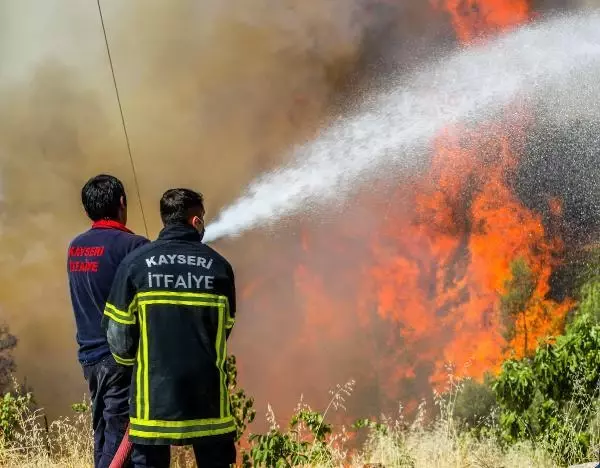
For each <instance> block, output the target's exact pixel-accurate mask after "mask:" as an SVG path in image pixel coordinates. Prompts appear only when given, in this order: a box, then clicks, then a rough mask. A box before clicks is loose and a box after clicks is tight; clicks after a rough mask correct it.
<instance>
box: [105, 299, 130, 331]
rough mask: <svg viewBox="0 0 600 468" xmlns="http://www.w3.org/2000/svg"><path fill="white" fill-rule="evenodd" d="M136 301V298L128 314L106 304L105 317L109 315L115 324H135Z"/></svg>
mask: <svg viewBox="0 0 600 468" xmlns="http://www.w3.org/2000/svg"><path fill="white" fill-rule="evenodd" d="M136 302H137V301H136V300H135V298H134V300H133V301H131V304H129V308H128V311H127V312H124V311H122V310H120V309H117V308H116V307H115V306H114V305H112V304H110V303H108V302H107V303H106V304H105V306H104V315H108V316H109V317H110V318H111V319H113V320H114V321H115V322H118V323H123V324H125V325H131V324H134V323H135V310H136Z"/></svg>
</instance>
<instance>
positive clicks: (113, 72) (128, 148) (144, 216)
mask: <svg viewBox="0 0 600 468" xmlns="http://www.w3.org/2000/svg"><path fill="white" fill-rule="evenodd" d="M97 3H98V13H100V23H101V24H102V32H103V33H104V42H105V44H106V53H107V55H108V63H109V64H110V71H111V73H112V78H113V84H114V86H115V94H116V95H117V103H118V104H119V112H120V113H121V123H122V124H123V132H124V133H125V141H126V142H127V152H128V153H129V161H130V162H131V170H132V171H133V180H134V183H135V189H136V192H137V197H138V202H139V204H140V211H141V212H142V220H143V221H144V229H145V231H146V237H149V233H148V224H147V223H146V215H145V214H144V207H143V205H142V197H141V195H140V185H139V183H138V179H137V173H136V171H135V164H134V163H133V156H132V154H131V145H130V144H129V135H128V134H127V126H126V125H125V116H124V115H123V106H121V98H120V97H119V88H118V87H117V79H116V77H115V68H114V66H113V62H112V57H111V55H110V47H109V45H108V36H107V35H106V28H105V27H104V16H103V15H102V7H101V6H100V0H97Z"/></svg>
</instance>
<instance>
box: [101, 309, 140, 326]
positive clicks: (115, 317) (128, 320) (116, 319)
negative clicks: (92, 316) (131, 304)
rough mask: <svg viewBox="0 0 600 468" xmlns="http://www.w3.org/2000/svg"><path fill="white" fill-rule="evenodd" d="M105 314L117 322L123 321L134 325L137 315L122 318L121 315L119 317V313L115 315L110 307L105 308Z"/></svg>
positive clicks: (124, 323) (125, 323)
mask: <svg viewBox="0 0 600 468" xmlns="http://www.w3.org/2000/svg"><path fill="white" fill-rule="evenodd" d="M104 315H106V316H107V317H109V318H110V319H111V320H114V321H115V322H117V323H122V324H123V325H133V324H135V316H133V317H129V318H126V319H124V318H121V317H119V316H117V315H114V314H113V313H112V311H110V310H109V309H104Z"/></svg>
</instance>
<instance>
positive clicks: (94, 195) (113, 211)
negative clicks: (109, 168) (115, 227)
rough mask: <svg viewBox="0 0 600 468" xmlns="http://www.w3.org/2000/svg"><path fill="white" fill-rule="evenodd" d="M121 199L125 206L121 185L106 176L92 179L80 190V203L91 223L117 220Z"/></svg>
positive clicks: (119, 182)
mask: <svg viewBox="0 0 600 468" xmlns="http://www.w3.org/2000/svg"><path fill="white" fill-rule="evenodd" d="M121 197H123V202H124V203H125V205H127V197H126V196H125V188H124V187H123V183H122V182H121V181H120V180H119V179H117V178H116V177H113V176H111V175H107V174H100V175H97V176H96V177H92V178H91V179H90V180H88V181H87V182H86V184H85V185H84V186H83V188H82V189H81V202H82V203H83V207H84V208H85V212H86V213H87V215H88V216H89V217H90V219H91V220H92V221H99V220H101V219H112V220H116V219H118V217H119V210H120V208H121Z"/></svg>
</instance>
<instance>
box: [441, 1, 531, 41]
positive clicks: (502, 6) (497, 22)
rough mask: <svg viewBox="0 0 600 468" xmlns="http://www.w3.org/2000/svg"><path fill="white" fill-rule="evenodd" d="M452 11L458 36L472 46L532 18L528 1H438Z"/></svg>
mask: <svg viewBox="0 0 600 468" xmlns="http://www.w3.org/2000/svg"><path fill="white" fill-rule="evenodd" d="M440 3H441V7H442V8H443V9H445V10H446V11H448V13H449V14H450V16H451V18H452V25H453V26H454V30H455V31H456V36H457V37H458V39H459V40H460V41H461V42H463V43H470V42H472V41H474V40H477V39H480V38H481V37H484V36H487V35H489V34H491V33H496V32H503V31H506V30H507V29H510V28H512V27H515V26H518V25H521V24H523V23H525V22H526V21H527V20H528V19H529V17H530V9H529V5H528V3H527V1H526V0H514V1H511V0H435V1H434V5H436V6H439V5H440Z"/></svg>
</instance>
